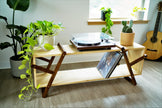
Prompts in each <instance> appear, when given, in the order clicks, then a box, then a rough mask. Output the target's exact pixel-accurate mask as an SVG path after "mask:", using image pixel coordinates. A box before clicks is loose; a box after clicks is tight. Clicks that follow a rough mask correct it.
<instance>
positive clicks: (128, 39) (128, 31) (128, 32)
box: [120, 20, 135, 46]
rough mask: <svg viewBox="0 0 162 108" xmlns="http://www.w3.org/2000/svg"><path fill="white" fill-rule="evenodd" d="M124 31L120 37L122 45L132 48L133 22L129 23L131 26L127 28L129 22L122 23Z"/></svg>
mask: <svg viewBox="0 0 162 108" xmlns="http://www.w3.org/2000/svg"><path fill="white" fill-rule="evenodd" d="M122 25H123V29H122V32H121V35H120V44H121V45H124V46H132V45H133V42H134V35H135V33H133V29H132V27H133V20H130V21H129V26H127V21H122Z"/></svg>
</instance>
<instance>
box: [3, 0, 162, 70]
mask: <svg viewBox="0 0 162 108" xmlns="http://www.w3.org/2000/svg"><path fill="white" fill-rule="evenodd" d="M159 1H161V0H150V2H151V3H150V8H149V16H148V18H149V20H150V22H149V23H148V24H135V25H134V27H133V28H134V31H135V33H136V34H135V42H137V43H140V44H141V43H143V41H144V39H145V36H146V32H147V31H149V30H153V28H154V23H155V20H156V16H157V12H156V11H157V10H156V9H155V7H156V5H157V3H158V2H159ZM0 4H1V6H0V15H3V16H7V17H8V19H9V21H10V22H11V15H12V11H11V9H9V7H8V6H7V5H6V0H1V1H0ZM2 4H3V5H2ZM88 11H89V0H30V7H29V9H28V10H27V11H26V12H20V11H16V20H15V23H16V24H22V25H25V26H26V25H28V24H29V23H30V22H35V21H36V20H49V21H55V22H62V23H63V26H64V27H65V30H64V31H63V32H61V33H60V34H59V35H58V36H57V37H56V43H57V42H60V43H61V44H69V39H71V37H72V34H73V33H83V32H100V31H101V27H102V26H103V25H88V24H87V20H88V16H89V12H88ZM121 29H122V26H121V25H119V24H116V25H114V26H113V27H112V32H113V36H114V37H115V40H119V37H120V32H121ZM161 29H162V27H161ZM7 33H8V31H7V30H6V29H5V23H4V22H3V21H0V42H3V41H10V40H8V38H6V37H5V35H6V34H7ZM12 55H13V52H12V50H11V48H8V49H5V50H2V51H0V68H9V67H10V64H9V57H10V56H12ZM101 56H102V54H91V55H75V56H67V57H66V58H65V60H64V63H67V62H83V61H96V60H99V59H100V57H101Z"/></svg>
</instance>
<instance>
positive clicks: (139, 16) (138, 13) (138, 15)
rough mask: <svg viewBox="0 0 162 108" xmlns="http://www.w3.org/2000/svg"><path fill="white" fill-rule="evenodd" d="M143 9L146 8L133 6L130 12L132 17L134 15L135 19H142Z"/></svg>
mask: <svg viewBox="0 0 162 108" xmlns="http://www.w3.org/2000/svg"><path fill="white" fill-rule="evenodd" d="M145 10H146V8H139V7H137V6H135V7H134V8H133V13H131V15H132V16H133V17H135V18H136V19H137V20H143V18H144V14H145Z"/></svg>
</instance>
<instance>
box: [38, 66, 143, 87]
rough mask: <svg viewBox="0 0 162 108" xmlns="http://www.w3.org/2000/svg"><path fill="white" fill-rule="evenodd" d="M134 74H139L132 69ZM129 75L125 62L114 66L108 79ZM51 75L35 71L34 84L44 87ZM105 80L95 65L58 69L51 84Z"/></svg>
mask: <svg viewBox="0 0 162 108" xmlns="http://www.w3.org/2000/svg"><path fill="white" fill-rule="evenodd" d="M133 73H134V75H140V74H139V73H137V72H136V71H135V70H133ZM127 76H130V74H129V71H128V68H127V66H126V64H122V65H119V66H117V67H116V68H115V70H114V71H113V73H112V75H111V76H110V78H108V79H112V78H119V77H127ZM50 77H51V74H48V73H37V74H36V79H35V81H36V82H35V86H37V84H40V88H42V87H46V86H47V84H48V81H49V79H50ZM99 80H107V79H105V78H103V77H102V75H101V74H100V72H99V71H98V70H97V68H96V67H91V68H82V69H73V70H63V71H58V73H57V75H56V77H55V79H54V81H53V83H52V86H59V85H67V84H76V83H83V82H90V81H99Z"/></svg>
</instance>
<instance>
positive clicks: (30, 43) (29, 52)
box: [18, 23, 40, 100]
mask: <svg viewBox="0 0 162 108" xmlns="http://www.w3.org/2000/svg"><path fill="white" fill-rule="evenodd" d="M36 30H37V28H36V26H35V25H34V23H31V24H30V25H29V26H28V29H26V31H25V32H24V33H26V32H28V33H29V34H30V36H29V37H26V38H23V39H27V41H26V44H25V45H23V47H24V48H26V49H25V50H24V51H20V52H19V53H18V54H22V56H21V57H22V58H24V60H23V61H22V64H21V65H20V66H19V69H20V70H21V69H24V68H26V74H27V75H26V74H21V76H20V78H21V79H26V85H25V86H24V87H22V89H21V90H20V94H19V95H18V97H19V99H21V100H29V99H30V97H31V96H32V94H33V92H37V90H38V88H39V86H40V85H38V86H37V87H36V88H35V87H34V84H33V76H32V72H31V70H32V69H31V63H32V56H33V48H34V46H35V45H36V44H37V40H36V38H37V34H36Z"/></svg>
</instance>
